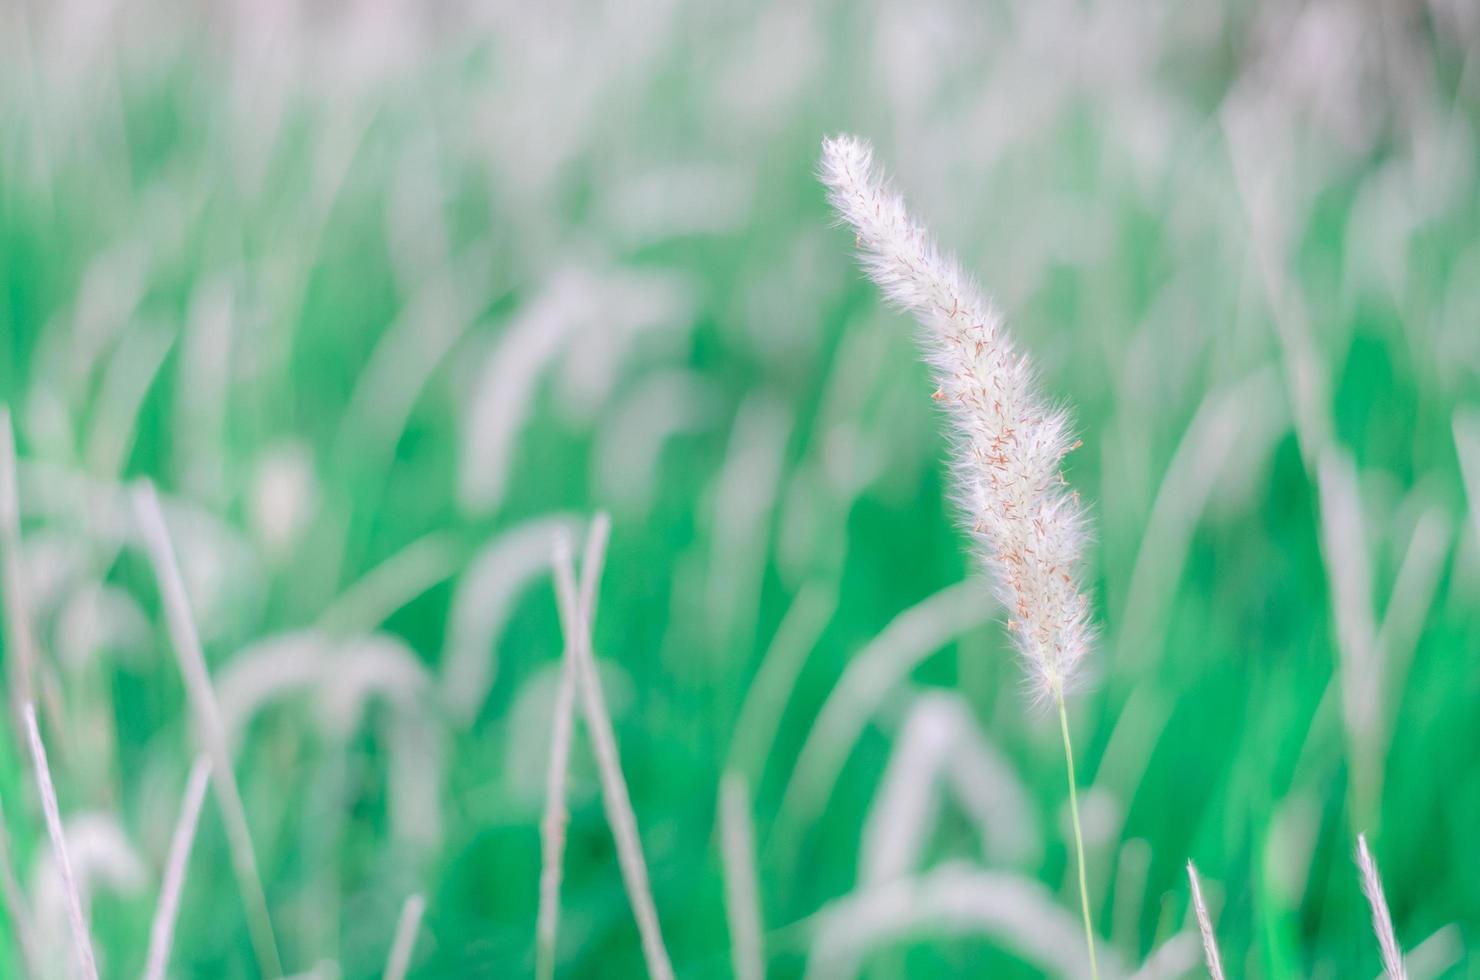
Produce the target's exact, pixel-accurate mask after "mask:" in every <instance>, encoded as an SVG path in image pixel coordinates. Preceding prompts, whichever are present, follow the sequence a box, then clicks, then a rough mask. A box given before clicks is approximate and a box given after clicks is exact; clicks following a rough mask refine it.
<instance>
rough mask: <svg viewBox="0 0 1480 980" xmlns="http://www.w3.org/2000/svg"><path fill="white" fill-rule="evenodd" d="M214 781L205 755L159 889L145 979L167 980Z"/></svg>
mask: <svg viewBox="0 0 1480 980" xmlns="http://www.w3.org/2000/svg"><path fill="white" fill-rule="evenodd" d="M210 781H211V759H210V756H207V755H202V756H200V757H199V758H197V759H196V760H195V765H193V766H192V767H191V768H190V779H189V780H188V781H187V782H186V784H185V798H184V800H183V801H182V802H181V804H180V819H179V822H177V823H176V824H175V833H174V836H173V837H171V838H170V854H169V859H168V860H167V861H166V862H165V870H164V881H163V882H162V883H161V885H160V888H159V904H158V905H157V906H156V907H155V910H154V922H153V923H152V924H151V925H150V927H149V956H148V959H147V960H146V961H145V962H146V964H147V966H146V967H145V968H144V980H164V971H165V967H166V966H168V965H169V958H170V942H171V940H172V939H173V938H174V934H175V920H176V918H178V916H179V914H180V893H181V892H182V891H183V890H184V887H185V867H186V865H187V864H189V863H190V849H191V847H192V846H193V845H194V843H195V828H196V826H197V825H198V824H199V823H200V808H201V804H202V803H204V802H205V799H206V789H207V787H208V786H209V785H210Z"/></svg>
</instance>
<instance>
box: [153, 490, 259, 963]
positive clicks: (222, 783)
mask: <svg viewBox="0 0 1480 980" xmlns="http://www.w3.org/2000/svg"><path fill="white" fill-rule="evenodd" d="M134 510H135V514H136V516H137V518H138V522H139V531H140V533H141V534H142V535H143V539H144V545H145V547H146V548H147V549H148V551H149V558H150V561H151V562H152V563H153V565H154V574H155V576H156V577H157V578H158V580H159V593H160V598H161V601H162V602H163V603H164V609H165V617H166V620H167V622H168V624H169V631H170V641H171V645H172V646H173V647H174V649H175V661H176V663H178V664H179V667H180V673H181V675H182V676H183V677H184V679H185V688H186V692H187V694H188V695H189V698H190V703H191V706H192V708H193V709H194V711H195V713H196V716H197V718H198V719H199V721H200V728H201V732H202V733H203V735H204V738H205V742H206V751H207V753H208V754H209V755H210V757H211V762H212V764H213V765H214V766H215V771H216V780H215V786H216V801H217V802H218V803H219V804H220V806H221V816H222V818H223V820H224V821H225V824H226V836H227V839H228V840H229V842H230V845H231V863H232V867H233V868H234V870H235V872H236V878H237V886H238V887H239V888H240V890H241V893H242V901H243V902H244V903H245V905H246V910H247V925H248V928H249V930H250V932H251V935H252V947H253V949H254V950H255V951H256V955H257V965H258V967H259V968H260V969H261V971H262V972H263V973H264V974H266V975H267V976H268V977H279V976H281V975H282V972H283V967H282V961H281V960H280V959H279V958H278V950H277V939H276V937H275V936H274V935H273V931H272V919H271V917H270V916H269V914H268V911H267V895H266V893H265V892H264V891H263V888H262V877H261V875H260V874H259V873H258V870H257V854H256V851H255V850H254V849H253V847H252V833H251V830H250V829H249V827H248V825H247V811H246V807H245V806H244V805H243V804H242V796H241V788H240V787H239V786H238V785H237V782H236V774H235V771H234V770H233V769H232V765H231V752H230V750H229V749H228V747H227V740H226V729H225V726H224V725H223V724H222V721H221V709H220V707H219V705H218V704H217V703H216V693H215V691H214V689H213V688H212V687H211V675H210V672H209V671H208V670H207V669H206V660H205V655H204V654H203V653H202V652H201V648H200V637H199V635H198V634H197V633H196V631H195V620H194V619H193V618H192V616H191V613H190V601H189V598H188V597H187V596H186V594H185V581H184V579H183V578H182V577H181V576H180V566H179V563H178V562H177V561H176V558H175V549H174V546H173V545H171V543H170V536H169V531H168V529H166V527H165V524H164V514H163V513H162V512H161V511H160V508H159V497H158V495H157V494H156V493H155V492H154V487H153V486H152V485H151V484H148V483H145V484H143V485H142V486H141V487H140V488H139V489H138V491H137V492H136V493H135V495H134Z"/></svg>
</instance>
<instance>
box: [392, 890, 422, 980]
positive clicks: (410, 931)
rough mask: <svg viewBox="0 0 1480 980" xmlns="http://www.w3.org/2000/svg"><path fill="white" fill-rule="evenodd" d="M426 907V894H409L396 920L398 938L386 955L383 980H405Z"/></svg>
mask: <svg viewBox="0 0 1480 980" xmlns="http://www.w3.org/2000/svg"><path fill="white" fill-rule="evenodd" d="M426 908H427V900H426V898H425V897H424V896H422V895H408V896H407V898H406V902H405V904H403V905H402V906H401V915H400V917H399V918H398V919H397V920H396V938H395V940H394V941H392V942H391V952H390V955H389V956H387V957H386V960H385V973H383V974H382V975H381V980H405V977H406V970H407V969H408V968H409V967H410V966H411V954H412V953H413V952H415V950H416V933H417V931H418V930H420V929H421V917H422V914H423V913H425V912H426Z"/></svg>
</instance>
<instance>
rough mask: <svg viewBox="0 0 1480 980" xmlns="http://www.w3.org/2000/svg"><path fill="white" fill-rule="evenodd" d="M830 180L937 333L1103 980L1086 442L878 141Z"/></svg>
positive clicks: (827, 152)
mask: <svg viewBox="0 0 1480 980" xmlns="http://www.w3.org/2000/svg"><path fill="white" fill-rule="evenodd" d="M820 176H821V178H822V182H823V183H824V184H826V185H827V189H828V199H829V200H830V201H831V202H832V205H833V207H834V208H835V209H836V210H837V212H838V215H839V216H840V217H841V218H842V220H843V221H844V222H846V223H847V224H848V225H850V226H852V228H853V231H854V234H855V239H856V241H857V243H858V249H859V253H860V255H861V258H862V261H863V266H864V269H865V270H867V272H868V274H869V277H870V278H872V279H873V280H874V283H875V284H876V285H878V287H879V288H880V289H881V290H882V291H883V293H884V295H885V296H886V297H887V298H888V299H889V300H890V301H891V302H893V303H894V304H895V305H897V306H899V307H900V308H901V309H904V310H907V311H908V312H910V313H912V314H913V315H914V317H915V319H916V320H917V321H919V323H920V325H921V327H922V328H923V334H922V337H921V344H922V346H923V348H924V351H925V357H926V360H927V361H928V362H929V363H930V366H931V367H932V368H933V370H934V372H935V375H936V380H937V382H938V385H939V387H937V388H936V391H935V395H934V397H935V399H936V401H938V402H940V403H942V404H943V405H945V406H946V408H947V410H948V412H949V414H950V416H951V419H952V422H953V423H954V428H955V431H956V437H957V444H958V448H959V454H958V458H957V461H956V472H957V480H958V482H959V486H960V490H959V492H960V495H961V498H962V503H963V505H964V507H965V509H966V511H967V513H968V514H969V515H970V516H971V519H972V521H973V529H974V531H975V533H976V535H977V538H978V540H980V542H981V544H982V555H983V558H984V560H985V563H986V565H987V567H988V569H990V571H991V572H992V574H993V577H994V578H995V579H996V581H997V586H998V593H999V596H1000V597H1001V600H1002V603H1003V605H1004V606H1006V608H1007V611H1008V615H1009V616H1010V617H1011V618H1009V619H1008V621H1007V626H1008V631H1009V632H1010V633H1011V634H1012V636H1013V639H1014V641H1015V642H1016V643H1017V647H1018V651H1019V652H1020V653H1021V654H1022V656H1023V660H1024V662H1025V663H1026V665H1027V667H1028V673H1029V677H1030V679H1031V681H1032V683H1033V687H1034V688H1036V689H1037V692H1038V694H1039V695H1040V696H1042V697H1045V698H1049V699H1052V700H1053V701H1054V702H1055V703H1056V706H1057V707H1058V714H1059V729H1060V733H1061V734H1062V736H1063V739H1064V762H1065V765H1066V768H1067V770H1068V777H1069V811H1070V814H1071V815H1072V817H1073V824H1074V849H1075V853H1076V855H1077V857H1078V862H1077V863H1078V869H1079V898H1080V905H1081V911H1082V913H1083V917H1084V934H1085V944H1086V946H1087V947H1088V950H1089V973H1090V976H1091V977H1093V978H1098V976H1099V968H1098V966H1097V964H1096V962H1095V942H1094V926H1093V923H1092V921H1091V918H1090V910H1089V904H1090V903H1089V884H1088V882H1087V881H1086V880H1085V869H1084V840H1083V836H1084V835H1083V832H1082V830H1081V827H1080V822H1079V799H1078V788H1077V785H1076V780H1075V776H1074V750H1073V746H1072V745H1071V743H1070V738H1069V716H1068V712H1067V711H1066V710H1065V707H1064V692H1065V690H1066V689H1067V688H1068V687H1069V685H1070V683H1071V682H1072V681H1073V680H1074V677H1075V672H1076V670H1077V668H1078V667H1079V664H1080V661H1081V660H1083V658H1084V655H1085V653H1086V652H1088V650H1089V647H1090V642H1091V637H1092V633H1093V630H1092V629H1091V627H1090V621H1089V603H1088V602H1087V601H1086V600H1085V597H1084V594H1083V593H1082V592H1081V591H1080V588H1079V584H1078V582H1077V581H1076V575H1077V568H1078V565H1079V562H1080V559H1081V556H1082V551H1083V542H1084V516H1083V510H1082V508H1081V506H1080V503H1079V496H1078V494H1077V493H1070V492H1068V491H1067V490H1066V489H1065V487H1066V483H1065V480H1064V477H1063V474H1062V473H1061V472H1060V470H1059V466H1060V463H1061V462H1062V460H1063V458H1064V456H1065V455H1066V454H1067V453H1069V451H1070V450H1072V449H1074V448H1075V446H1077V445H1078V443H1071V442H1070V434H1069V422H1068V418H1067V416H1066V415H1065V414H1064V412H1062V411H1060V410H1058V409H1056V408H1054V407H1052V406H1051V405H1048V404H1046V403H1045V402H1044V401H1043V400H1042V397H1041V396H1040V395H1039V394H1038V392H1037V391H1036V383H1035V379H1034V375H1033V371H1032V369H1031V368H1030V367H1029V365H1028V359H1027V357H1026V356H1025V355H1022V354H1019V353H1018V352H1017V351H1016V350H1015V349H1014V348H1013V345H1012V342H1011V340H1010V339H1009V338H1008V336H1007V333H1006V330H1005V329H1004V325H1003V322H1002V317H1001V315H1000V314H999V313H998V312H997V311H996V310H995V309H994V308H993V307H992V306H991V305H990V304H989V303H988V302H987V301H986V299H985V298H984V297H983V296H982V295H981V293H980V291H979V290H978V289H977V287H976V285H975V284H974V283H972V281H971V280H970V279H969V278H968V277H967V276H966V274H965V273H964V272H963V271H962V270H961V267H960V266H959V265H957V263H956V261H955V259H953V258H951V257H950V256H948V255H945V254H943V253H942V252H941V251H940V249H939V248H938V247H937V246H936V244H935V242H934V240H932V239H931V237H930V235H929V233H928V232H927V231H926V230H925V228H924V227H922V226H921V225H920V224H918V223H917V222H916V221H915V220H914V218H912V217H911V216H910V213H909V211H908V210H907V209H906V208H905V204H904V200H903V199H902V198H901V197H900V196H899V195H898V194H896V193H894V191H893V190H891V189H890V187H889V185H888V182H887V181H886V180H885V178H884V177H883V175H882V174H881V173H880V172H879V171H878V170H876V169H875V167H874V162H873V150H872V149H871V148H870V147H869V145H868V143H867V142H865V141H863V140H861V139H858V138H857V137H854V136H837V137H833V138H831V139H826V140H823V143H822V169H821V173H820Z"/></svg>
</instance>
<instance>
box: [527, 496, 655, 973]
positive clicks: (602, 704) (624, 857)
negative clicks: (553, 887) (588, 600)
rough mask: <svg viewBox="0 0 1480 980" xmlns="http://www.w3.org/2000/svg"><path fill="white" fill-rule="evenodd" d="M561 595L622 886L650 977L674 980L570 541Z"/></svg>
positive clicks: (559, 561) (561, 553) (563, 558)
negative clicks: (581, 600) (580, 597)
mask: <svg viewBox="0 0 1480 980" xmlns="http://www.w3.org/2000/svg"><path fill="white" fill-rule="evenodd" d="M597 520H599V521H604V520H605V515H598V517H597ZM555 589H556V594H557V597H558V599H559V603H560V621H561V625H562V628H563V629H564V631H565V636H566V652H567V654H568V655H569V656H570V657H571V659H572V660H573V661H574V662H575V674H576V688H577V691H578V693H579V694H580V698H581V707H582V714H583V715H584V717H585V720H586V728H587V731H588V732H589V733H590V736H591V743H592V748H593V749H594V751H595V754H596V769H597V772H598V774H599V775H600V778H601V796H602V802H603V803H604V804H605V807H606V818H607V822H608V823H610V824H611V829H612V838H613V840H614V841H615V842H616V847H617V861H618V863H619V864H620V865H621V869H622V881H623V883H624V884H625V885H626V886H627V898H628V900H629V901H630V902H631V903H632V915H633V918H635V919H636V920H637V929H638V932H639V934H640V935H641V937H642V952H643V957H644V959H645V960H646V961H647V968H648V975H649V976H650V977H652V978H653V980H673V964H672V963H671V962H670V960H669V958H668V950H667V947H665V946H664V944H663V934H662V931H661V928H660V927H659V924H658V911H657V908H656V907H655V905H654V903H653V892H652V886H651V884H650V883H649V880H648V871H647V862H646V861H645V860H644V859H643V856H642V841H641V839H640V838H639V837H638V833H637V817H636V815H635V814H634V813H633V811H632V799H631V796H630V795H629V793H628V791H627V781H626V778H625V777H624V776H623V775H622V762H621V757H620V756H619V755H618V754H617V739H616V735H615V734H614V733H613V731H612V722H611V715H610V714H609V713H608V711H607V708H606V698H605V696H604V695H603V694H602V692H601V683H600V680H599V678H598V677H597V674H596V664H595V658H594V656H593V655H592V652H591V632H590V627H589V625H588V624H587V622H586V619H585V617H584V616H582V615H581V610H580V607H579V605H578V600H577V597H576V583H575V572H574V570H573V568H572V563H571V554H570V541H569V539H568V538H567V537H565V536H564V535H562V536H561V537H560V538H559V539H558V540H557V542H556V545H555Z"/></svg>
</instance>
